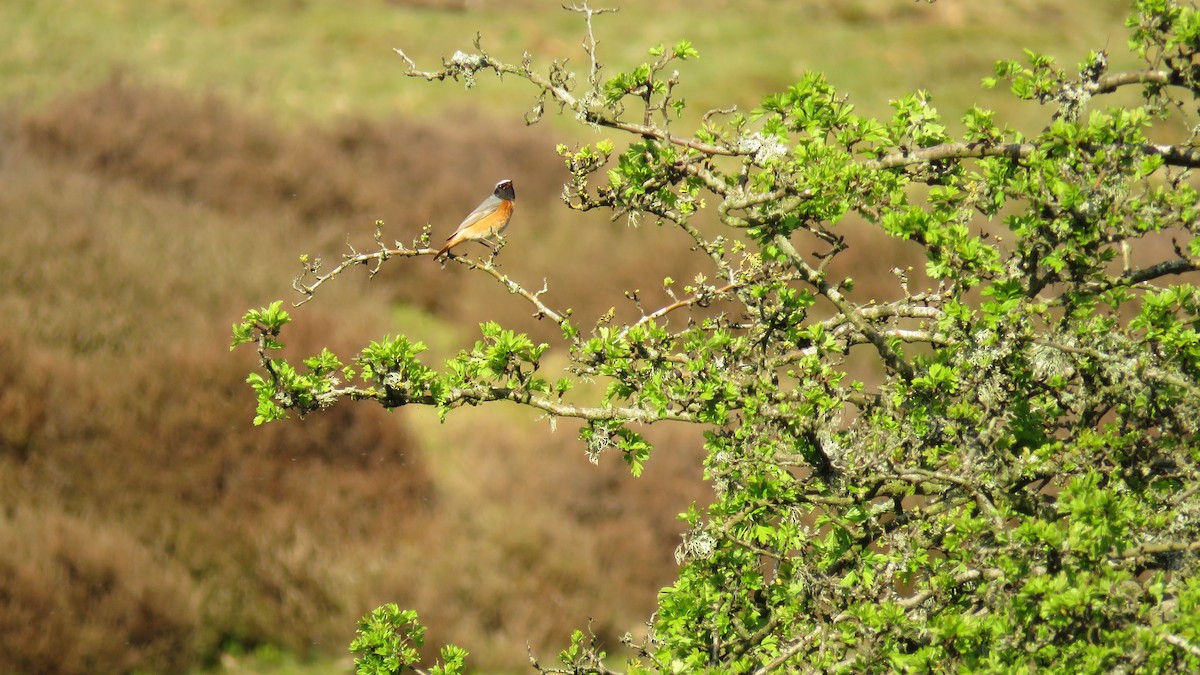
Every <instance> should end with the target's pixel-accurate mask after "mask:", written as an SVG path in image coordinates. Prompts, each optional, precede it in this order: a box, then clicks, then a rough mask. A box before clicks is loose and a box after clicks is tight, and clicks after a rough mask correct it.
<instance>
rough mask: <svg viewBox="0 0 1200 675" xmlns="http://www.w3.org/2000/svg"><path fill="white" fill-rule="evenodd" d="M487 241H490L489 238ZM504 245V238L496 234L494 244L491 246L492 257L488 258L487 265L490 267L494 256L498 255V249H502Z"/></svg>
mask: <svg viewBox="0 0 1200 675" xmlns="http://www.w3.org/2000/svg"><path fill="white" fill-rule="evenodd" d="M489 241H490V238H489ZM504 244H505V239H504V237H503V236H501V235H498V234H497V235H496V243H495V244H494V245H493V248H492V255H491V256H490V257H488V260H487V264H489V265H491V264H492V261H494V260H495V259H496V256H497V255H500V249H502V248H504Z"/></svg>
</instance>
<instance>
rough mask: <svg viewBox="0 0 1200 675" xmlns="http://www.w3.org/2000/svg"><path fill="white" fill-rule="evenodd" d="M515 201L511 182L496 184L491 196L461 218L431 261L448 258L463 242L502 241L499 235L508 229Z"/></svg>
mask: <svg viewBox="0 0 1200 675" xmlns="http://www.w3.org/2000/svg"><path fill="white" fill-rule="evenodd" d="M516 199H517V193H516V192H515V191H514V190H513V182H512V181H511V180H509V179H507V178H506V179H504V180H502V181H500V182H499V183H496V189H494V190H492V194H491V196H490V197H488V198H487V199H485V200H483V202H482V203H480V204H479V206H476V207H475V210H474V211H472V212H471V213H469V214H467V217H466V218H463V221H462V223H460V224H459V226H458V229H456V230H454V234H452V235H450V237H449V238H448V239H446V245H445V246H443V247H442V250H440V251H438V252H437V253H436V254H434V256H433V259H434V260H437V259H439V258H441V257H442V256H450V255H451V254H450V249H452V248H454V247H455V246H458V245H459V244H461V243H463V242H464V241H468V240H470V241H484V242H485V243H489V244H490V243H491V239H492V237H498V238H501V239H502V238H503V237H502V236H501V235H503V234H504V230H505V229H507V228H508V221H509V220H510V219H511V218H512V213H513V202H514V201H516Z"/></svg>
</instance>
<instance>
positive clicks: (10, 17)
mask: <svg viewBox="0 0 1200 675" xmlns="http://www.w3.org/2000/svg"><path fill="white" fill-rule="evenodd" d="M446 4H451V3H446ZM593 4H596V5H600V4H616V5H621V6H622V9H621V11H620V12H618V13H615V14H605V15H603V16H601V17H598V18H597V19H596V20H595V27H596V30H595V33H596V36H597V37H598V38H599V39H600V41H601V45H600V51H601V59H602V61H603V63H604V64H606V65H607V66H609V68H610V69H612V70H615V69H620V68H627V67H630V66H632V65H634V64H636V63H638V62H640V61H642V60H645V59H646V58H647V57H646V49H647V48H648V47H650V46H653V45H656V44H662V43H673V42H675V41H677V40H679V39H681V38H687V39H690V40H692V41H693V42H694V43H695V44H696V46H697V48H698V49H699V50H700V53H701V58H700V59H699V60H697V61H695V62H690V63H687V64H683V66H682V67H681V70H682V75H683V78H684V87H683V95H684V96H685V97H687V98H688V99H689V100H690V101H691V102H692V103H693V106H694V109H696V110H703V109H707V108H710V107H724V106H728V105H730V104H736V105H738V106H740V107H741V108H742V109H746V108H751V107H753V106H754V105H755V104H756V103H757V102H758V101H759V100H760V99H761V97H762V95H764V94H765V93H768V92H770V91H773V90H778V89H780V88H782V87H785V86H787V84H789V83H790V82H793V81H795V80H796V79H797V78H798V77H799V75H800V74H801V73H803V72H804V71H805V70H810V69H812V70H821V71H824V72H826V73H827V74H828V75H829V78H830V80H831V81H832V82H833V83H834V84H835V86H838V87H839V88H840V89H842V90H844V91H846V92H848V93H849V94H851V95H852V97H853V100H854V101H856V102H858V103H859V106H860V109H862V110H863V111H864V112H867V113H872V114H879V113H883V112H886V110H887V101H888V100H889V99H893V98H896V97H898V96H901V95H903V94H904V93H907V92H909V91H911V90H913V89H916V88H926V89H930V90H933V91H934V92H935V93H936V94H937V96H938V100H939V101H941V102H942V103H943V104H945V105H946V107H947V108H948V110H955V111H957V110H961V109H962V108H964V107H966V106H967V105H969V104H971V103H975V102H981V103H984V104H999V105H1003V104H1004V98H1003V97H1002V96H1000V95H999V94H996V93H988V92H983V91H981V90H980V89H979V86H978V83H979V79H980V77H982V76H983V75H985V74H987V72H988V70H989V69H990V65H991V62H992V60H993V59H995V58H1002V57H1017V56H1019V55H1020V48H1021V47H1030V48H1033V49H1037V50H1042V51H1046V52H1049V53H1051V54H1056V55H1058V56H1059V57H1060V58H1061V59H1062V60H1063V61H1064V63H1065V64H1066V65H1068V66H1070V65H1073V64H1074V63H1075V61H1076V60H1077V59H1078V57H1080V56H1082V54H1083V53H1084V52H1086V50H1087V49H1091V48H1097V49H1098V48H1104V47H1105V46H1106V45H1108V44H1110V43H1119V42H1120V41H1123V40H1124V34H1123V32H1122V31H1121V29H1120V28H1119V25H1120V16H1121V14H1122V12H1123V7H1125V5H1126V3H1124V2H1120V1H1118V0H1105V1H1103V2H1094V3H1087V4H1086V5H1084V6H1073V7H1067V5H1070V4H1072V3H1064V2H1049V3H1041V5H1042V6H1039V7H1033V6H1032V3H1012V4H1013V5H1015V6H1016V9H1010V10H1008V11H1004V10H1002V9H996V10H987V11H971V12H968V13H967V14H966V15H965V16H966V18H965V19H954V18H953V17H951V18H949V19H947V18H945V17H944V16H943V15H941V14H937V13H936V12H937V11H938V10H936V9H934V8H929V9H926V10H921V8H920V7H918V8H916V9H911V8H910V9H906V10H905V11H903V12H900V13H898V14H895V15H894V16H892V15H887V14H886V13H882V12H880V11H879V10H877V9H875V8H874V6H873V5H871V4H870V3H865V2H848V3H841V4H840V5H838V6H837V7H836V8H835V9H828V8H825V9H823V6H824V5H826V4H827V3H817V2H796V3H768V2H765V1H763V0H757V1H752V2H746V3H731V2H723V1H720V0H696V1H693V2H687V3H652V2H649V1H648V0H636V1H629V2H622V3H593ZM1024 5H1030V6H1029V7H1024ZM468 6H469V8H468V9H464V10H461V11H452V10H449V9H437V8H431V7H420V6H407V5H406V3H403V2H385V1H384V0H353V1H350V2H334V1H333V0H312V1H309V2H254V3H246V2H237V1H235V0H216V1H213V2H201V1H200V0H176V1H174V2H154V3H146V2H137V1H136V0H91V1H89V2H61V3H46V2H39V1H37V0H9V1H8V2H5V3H3V4H2V5H0V42H2V43H3V44H5V45H7V46H8V47H7V48H6V49H4V50H0V98H12V97H17V98H19V99H23V100H26V101H31V102H33V103H35V104H36V103H40V102H44V101H46V100H48V99H50V98H52V97H53V96H55V95H56V94H59V93H61V92H63V91H68V90H75V89H80V88H83V87H87V86H89V85H92V84H94V83H96V82H97V81H99V80H102V79H104V78H106V77H108V76H109V75H110V74H111V73H112V72H114V71H122V72H127V73H132V74H134V75H135V76H137V77H142V78H145V79H147V80H150V81H152V82H157V83H167V84H173V85H178V86H181V87H184V88H187V89H193V90H202V91H215V92H217V93H219V94H221V95H223V96H225V97H227V98H229V99H230V100H232V101H234V102H236V103H238V104H239V105H242V106H245V107H249V108H251V109H253V110H254V111H256V112H260V113H265V114H269V115H272V116H275V117H277V118H280V119H282V120H285V121H288V122H293V123H295V122H302V121H320V120H326V119H330V118H335V117H339V116H347V115H365V116H368V117H379V116H388V115H395V114H404V115H418V116H427V117H430V116H436V115H437V114H438V113H439V111H440V110H442V109H444V108H445V107H446V106H452V107H477V108H480V109H489V110H495V112H496V113H497V114H501V115H515V114H517V113H519V112H520V111H522V110H523V108H524V106H525V105H526V104H527V103H529V101H528V99H527V93H528V91H527V90H523V88H521V87H510V86H498V85H497V83H495V82H493V81H492V80H491V79H489V78H481V80H480V85H479V87H478V89H477V91H476V92H474V93H473V94H472V95H470V96H465V95H463V92H462V91H461V90H460V89H458V88H456V87H453V86H451V87H446V86H440V87H439V86H428V85H424V84H423V83H420V82H415V81H406V80H405V78H404V77H403V76H402V65H403V64H402V62H401V61H400V59H399V58H398V57H397V56H396V55H395V54H394V53H393V52H392V48H393V47H403V48H404V49H405V50H406V51H407V52H408V53H409V54H410V55H412V56H413V58H415V59H417V60H418V62H419V63H420V64H421V65H423V66H428V67H436V66H437V65H438V64H439V63H440V59H441V57H443V56H446V55H449V54H451V53H453V52H454V50H456V49H460V48H461V49H469V48H470V45H471V41H472V40H473V38H474V36H475V34H476V33H477V32H478V33H481V34H482V35H483V39H484V46H485V47H486V48H488V49H489V50H490V51H492V52H493V53H494V54H496V55H497V56H500V57H502V58H505V59H508V60H512V61H518V60H519V59H520V56H521V53H522V52H523V51H529V52H530V53H531V54H533V55H535V57H536V58H535V62H541V63H543V64H544V63H546V62H547V60H548V59H550V58H558V59H571V60H572V61H573V62H574V64H575V65H576V66H577V67H582V66H583V65H584V61H585V59H584V54H583V52H582V50H581V48H580V38H581V35H582V21H581V20H580V17H579V16H578V15H574V14H572V13H569V12H565V11H563V10H562V9H561V3H560V2H558V0H554V1H553V2H551V1H547V0H525V1H522V2H504V3H468ZM1060 6H1061V7H1060ZM922 11H924V14H922V13H921V12H922ZM1067 19H1069V21H1067ZM610 72H611V71H610Z"/></svg>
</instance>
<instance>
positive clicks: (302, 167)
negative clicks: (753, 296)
mask: <svg viewBox="0 0 1200 675" xmlns="http://www.w3.org/2000/svg"><path fill="white" fill-rule="evenodd" d="M553 145H554V139H552V138H550V137H548V135H547V132H546V131H545V130H543V129H539V128H534V129H532V130H530V129H526V128H525V127H523V126H510V125H507V124H502V123H500V122H496V121H491V120H485V119H480V118H478V117H473V116H470V115H467V114H462V115H458V116H455V117H454V118H453V119H449V120H446V121H445V122H443V123H439V124H438V125H437V126H429V125H424V126H422V125H417V124H412V123H407V122H403V121H394V122H385V123H377V122H366V121H354V120H351V121H345V122H342V123H340V124H338V125H335V126H333V127H331V128H309V129H299V130H281V129H278V128H276V127H274V126H272V125H271V124H269V123H266V122H264V121H262V120H256V119H250V118H246V117H244V116H242V115H240V114H237V113H235V112H234V111H232V110H231V109H230V108H229V107H227V106H226V105H225V104H223V103H222V102H220V101H217V100H215V99H213V98H204V97H195V96H191V95H184V94H181V93H179V92H175V91H171V90H168V89H162V88H156V87H146V86H140V85H137V84H133V83H130V82H128V81H123V80H121V79H114V80H113V81H111V82H109V83H107V84H105V85H103V86H101V87H99V88H97V89H94V90H92V91H86V92H82V93H79V94H77V95H74V96H70V97H67V98H64V99H62V100H59V101H57V102H53V103H51V104H50V105H49V106H47V107H45V108H43V109H41V110H38V111H36V112H21V111H15V110H11V109H9V110H6V111H3V112H0V239H2V241H3V244H4V251H5V264H4V265H3V266H0V313H2V315H3V316H4V317H5V320H4V321H3V322H2V323H0V672H17V673H97V672H108V673H127V672H133V671H142V672H162V673H170V672H184V671H187V670H189V669H193V668H196V667H199V666H201V665H204V664H211V663H214V662H215V661H216V660H217V658H218V657H219V655H220V652H221V650H222V648H224V647H228V646H230V645H236V646H237V647H239V648H252V647H254V646H256V645H264V644H271V645H276V646H280V647H283V648H285V649H288V650H292V651H294V652H297V653H301V654H306V653H315V654H324V655H334V656H338V655H342V654H345V649H346V646H347V644H348V643H349V640H350V638H351V637H352V634H353V629H354V623H355V621H356V619H357V618H358V617H359V616H361V615H362V614H364V613H365V612H367V611H369V610H370V609H372V608H373V607H375V606H376V605H378V604H380V603H383V602H388V601H395V602H399V603H400V604H401V605H404V606H409V607H413V608H415V609H417V610H418V611H420V612H421V615H422V619H423V620H424V621H425V622H426V623H427V624H428V625H429V626H430V634H429V639H430V644H431V645H436V644H438V643H441V642H445V641H454V642H457V643H459V644H462V645H465V646H468V647H469V648H470V649H471V650H472V660H471V662H472V663H473V664H474V665H475V666H476V667H479V668H485V669H492V670H494V669H512V668H520V667H521V666H522V664H523V663H525V659H526V655H525V653H524V648H523V646H524V645H525V644H526V643H528V644H530V645H532V647H533V649H534V652H535V653H537V654H539V655H541V656H542V657H548V656H551V650H556V649H557V648H560V647H561V646H562V645H563V644H564V643H565V642H566V640H567V637H568V636H569V633H570V630H571V629H572V628H575V627H580V626H584V625H586V624H587V621H588V618H589V617H595V618H596V621H595V623H594V625H593V627H594V629H595V630H596V631H597V633H598V635H600V636H601V637H602V638H603V639H604V640H605V641H606V642H607V643H608V644H610V645H613V646H615V643H616V639H617V637H618V636H620V635H621V634H622V633H624V632H625V631H626V630H634V631H635V632H636V631H637V629H638V627H639V626H640V624H641V622H642V621H644V620H645V618H646V617H647V616H648V614H649V612H650V611H651V610H652V609H653V607H654V596H655V593H656V592H657V590H658V589H659V588H660V587H662V586H663V585H665V584H667V583H669V582H670V580H671V579H672V578H673V576H674V572H675V566H674V561H673V559H672V551H673V549H674V547H675V545H676V543H677V542H678V533H679V529H680V525H679V523H678V522H677V521H676V520H675V518H674V516H675V514H676V513H678V512H680V511H683V510H685V509H686V507H687V505H688V504H689V503H690V502H691V501H692V500H704V499H706V495H707V488H705V487H704V486H703V485H702V483H701V481H700V476H699V463H698V461H697V454H696V453H697V451H698V445H699V440H698V439H697V438H696V436H695V435H694V434H692V433H690V432H688V431H687V430H685V429H681V428H661V429H652V430H650V431H651V432H652V435H653V438H654V440H656V441H657V442H658V443H659V446H658V447H659V449H658V452H657V454H656V456H655V457H654V458H653V460H652V461H651V463H650V465H649V467H648V469H647V474H646V476H644V477H643V478H641V479H633V478H631V477H630V476H629V474H628V472H627V471H626V469H625V468H624V466H623V464H622V463H620V462H619V461H618V460H617V458H616V457H613V456H606V457H604V458H603V460H602V462H601V465H600V466H599V467H593V466H591V465H590V464H588V462H587V459H586V457H585V456H584V453H583V451H582V447H581V446H580V444H579V443H578V441H576V440H575V438H574V434H573V430H572V429H571V428H570V427H571V426H572V425H570V424H568V423H563V424H562V425H561V426H562V427H563V428H561V429H559V430H558V432H557V433H554V434H550V433H548V432H547V426H546V422H545V421H544V420H541V421H539V420H534V419H530V418H529V417H528V415H527V414H526V413H523V412H522V411H519V410H516V409H515V408H513V409H509V408H489V409H479V410H466V411H461V413H460V414H456V415H452V416H451V419H450V421H449V423H447V424H446V425H444V426H438V425H436V423H433V422H432V421H431V420H432V416H431V415H430V414H428V413H427V412H420V413H418V415H419V417H414V416H413V413H411V412H410V411H404V410H402V411H397V412H395V413H391V414H389V413H387V412H385V411H382V410H379V409H375V408H373V407H371V406H366V405H360V406H340V407H337V408H335V409H334V410H332V411H330V412H328V413H325V414H321V415H316V416H314V417H312V418H310V419H307V420H289V421H286V422H280V423H276V424H272V425H268V426H267V427H265V428H256V427H253V426H252V425H251V424H250V420H251V418H252V415H253V407H252V406H253V397H252V394H251V391H250V390H249V388H248V387H247V386H246V385H245V383H244V379H245V376H246V374H247V373H248V372H249V371H250V369H251V368H252V366H253V363H254V355H253V353H252V352H251V351H250V350H248V349H245V348H243V349H241V350H238V351H234V352H232V353H231V352H230V351H229V350H228V340H229V326H230V325H231V324H232V323H233V322H234V321H235V320H237V319H238V318H239V317H240V315H241V314H242V312H244V311H245V310H246V309H248V308H250V307H256V306H260V305H262V304H265V303H266V302H269V301H270V300H273V299H276V298H286V299H295V298H294V296H293V295H292V292H291V290H290V284H291V279H292V276H293V275H294V274H295V273H296V272H297V271H298V267H299V266H298V264H297V262H296V259H297V256H298V255H299V254H301V253H310V254H319V255H323V256H325V257H326V258H327V259H329V260H335V259H336V258H337V257H338V256H339V255H340V254H341V252H342V250H343V247H344V244H345V241H346V238H347V235H348V234H349V237H350V239H351V240H352V241H353V242H354V243H355V244H356V245H357V246H359V247H360V248H362V247H368V246H370V245H371V244H372V241H371V236H372V234H373V225H372V223H373V221H374V220H375V219H376V218H380V219H383V220H385V221H386V222H387V226H386V227H385V236H386V237H387V238H388V239H389V240H392V239H401V240H402V241H409V240H411V239H412V238H413V237H414V236H416V235H417V234H418V233H419V232H420V228H421V226H422V225H424V224H425V223H427V222H428V223H433V225H434V230H433V236H434V237H435V238H437V239H440V238H443V237H445V236H446V234H448V232H449V230H450V229H451V228H452V227H453V226H454V225H456V224H457V222H458V220H459V219H460V218H461V216H462V214H463V213H464V212H465V211H466V210H469V209H470V208H471V207H472V206H473V205H474V204H475V203H476V202H477V201H478V200H479V199H480V198H482V196H483V195H484V194H486V192H487V190H488V189H490V187H491V185H492V184H493V183H494V181H495V180H497V179H498V178H499V177H512V178H513V179H514V180H516V181H517V185H518V191H519V199H520V201H519V202H518V208H519V209H520V210H519V211H518V215H517V219H516V220H515V221H514V227H513V229H512V230H511V231H510V238H509V239H510V241H509V245H508V247H507V248H506V249H505V251H504V252H503V253H502V255H501V263H502V264H503V265H504V269H505V271H506V272H508V273H510V274H512V275H513V276H514V277H517V278H520V279H523V280H529V281H528V283H530V284H531V285H537V286H540V283H535V282H540V280H541V279H542V278H547V279H548V280H549V283H550V288H551V293H550V294H549V295H548V296H547V298H548V299H549V300H550V301H552V302H554V303H556V305H558V306H571V307H574V308H575V310H576V312H577V315H578V316H580V317H581V320H582V321H585V322H586V321H587V320H588V319H591V318H594V317H595V316H597V315H598V314H600V313H603V312H604V311H605V310H607V309H608V307H609V305H610V304H611V303H612V298H614V297H617V298H619V297H620V293H619V292H620V290H621V289H624V288H645V289H656V288H657V286H658V283H659V281H660V280H661V278H662V277H663V276H665V275H668V274H670V275H672V276H674V277H676V278H677V279H686V278H687V277H688V276H690V274H689V272H688V270H689V268H691V267H695V268H699V267H701V266H702V261H701V260H700V259H699V258H698V257H697V256H696V254H694V253H689V252H688V251H687V249H686V247H681V246H678V243H679V242H678V241H677V238H678V235H677V234H676V233H674V232H671V231H666V230H661V229H659V228H656V227H654V226H653V225H648V226H643V227H642V228H641V229H639V230H636V231H635V230H629V229H627V228H626V227H625V226H624V224H617V225H614V224H610V223H608V221H607V220H605V219H604V218H603V217H600V216H598V215H596V214H585V215H583V216H581V215H578V214H574V213H571V212H569V211H567V210H565V209H564V208H562V206H561V203H559V202H558V193H559V190H560V185H561V178H562V171H563V170H562V168H561V163H560V160H559V159H558V158H557V157H555V156H554V154H553ZM668 244H672V245H670V246H668ZM480 251H482V249H480ZM473 253H474V252H473ZM644 295H646V296H649V297H651V298H660V297H661V292H659V293H658V294H657V296H656V295H655V294H654V293H651V292H646V293H644ZM606 303H607V304H606ZM399 304H412V305H415V306H416V307H418V308H421V309H423V310H427V311H431V312H433V313H434V315H435V316H437V317H438V318H439V321H441V322H443V323H445V324H446V325H450V326H454V327H455V328H454V330H455V331H456V332H455V334H454V338H453V340H454V344H456V345H459V346H463V347H465V346H469V345H470V344H471V342H473V340H474V336H475V335H477V329H476V328H475V325H476V324H477V323H479V322H481V321H486V320H495V321H500V322H502V323H505V324H506V325H509V326H512V327H515V328H519V329H523V330H528V331H530V332H531V333H533V334H534V335H535V337H538V338H540V339H546V338H548V337H549V336H551V335H553V332H552V331H551V328H552V327H551V326H548V325H546V324H545V323H539V322H537V321H535V320H533V319H532V318H530V317H529V311H528V309H527V307H526V306H525V305H524V304H522V303H521V302H519V301H517V300H516V299H515V298H513V297H512V296H510V295H509V294H508V293H506V292H505V291H503V289H501V288H499V287H498V286H496V285H495V284H490V283H487V282H486V281H485V280H484V279H483V278H482V277H478V276H472V275H468V274H465V273H464V271H463V270H462V269H460V268H458V267H457V266H455V265H450V266H447V269H445V270H442V269H440V268H439V267H438V266H437V265H436V264H434V263H433V261H431V260H427V259H418V260H408V261H405V260H395V261H390V262H389V264H388V265H387V266H385V268H384V270H383V271H382V272H381V273H380V275H379V276H378V277H376V278H375V279H374V280H371V281H367V280H366V274H365V270H364V271H363V273H362V274H357V275H352V278H351V277H346V278H343V279H341V280H339V281H338V282H337V283H335V284H334V285H333V286H331V287H330V288H329V289H328V291H327V292H323V293H322V294H321V295H320V296H318V297H317V298H316V299H315V300H314V301H313V302H312V303H310V304H308V305H305V306H304V307H302V308H300V309H297V310H295V311H294V312H293V314H294V316H295V318H296V322H295V323H294V324H293V325H292V326H289V328H288V332H287V333H285V341H286V342H287V343H288V347H289V350H288V354H289V355H297V354H305V353H311V352H313V351H315V350H318V349H319V348H320V347H321V346H324V345H328V346H330V347H331V348H332V349H334V350H335V351H336V352H338V353H339V354H342V355H344V356H348V355H350V354H352V353H353V352H354V350H355V349H356V348H357V347H360V346H361V345H362V344H363V342H364V341H365V340H366V339H370V338H374V337H378V336H381V335H384V334H386V333H395V332H397V331H409V332H412V333H413V336H414V337H421V334H420V332H419V329H412V327H410V326H406V325H397V324H396V323H395V320H394V319H393V318H392V316H393V312H392V308H393V307H394V306H396V305H399ZM622 311H626V312H628V311H631V310H630V309H629V308H622ZM433 365H436V363H434V364H433ZM414 420H419V421H420V423H421V425H420V426H421V428H423V429H427V430H429V431H424V432H421V433H418V432H417V431H415V430H414V429H415V428H416V426H414ZM418 437H420V440H419V438H418Z"/></svg>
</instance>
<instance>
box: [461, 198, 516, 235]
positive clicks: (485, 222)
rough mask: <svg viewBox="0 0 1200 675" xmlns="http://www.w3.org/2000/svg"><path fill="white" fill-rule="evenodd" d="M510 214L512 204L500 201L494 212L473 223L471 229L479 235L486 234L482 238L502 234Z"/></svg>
mask: <svg viewBox="0 0 1200 675" xmlns="http://www.w3.org/2000/svg"><path fill="white" fill-rule="evenodd" d="M512 213H513V203H512V202H510V201H508V200H506V199H502V200H500V205H499V206H497V207H496V210H495V211H492V212H491V213H489V214H487V215H486V216H484V217H482V218H480V219H479V220H478V221H476V222H475V224H474V225H472V226H471V229H472V230H474V231H476V232H480V233H484V232H486V233H487V234H486V235H484V236H491V235H493V234H498V233H500V232H502V231H503V230H504V228H505V227H506V226H507V225H508V220H509V219H510V218H512Z"/></svg>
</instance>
